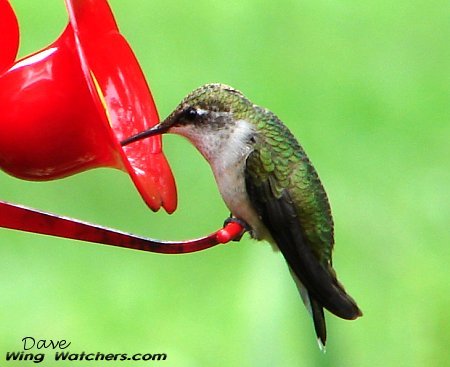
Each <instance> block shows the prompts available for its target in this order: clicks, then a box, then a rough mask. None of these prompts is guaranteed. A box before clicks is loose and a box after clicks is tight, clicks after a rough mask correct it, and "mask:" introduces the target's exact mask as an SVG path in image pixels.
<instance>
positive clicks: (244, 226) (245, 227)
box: [223, 214, 251, 242]
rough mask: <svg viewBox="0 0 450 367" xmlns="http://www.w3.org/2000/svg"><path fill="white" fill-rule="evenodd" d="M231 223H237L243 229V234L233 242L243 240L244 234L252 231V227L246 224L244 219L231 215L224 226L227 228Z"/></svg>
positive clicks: (237, 236)
mask: <svg viewBox="0 0 450 367" xmlns="http://www.w3.org/2000/svg"><path fill="white" fill-rule="evenodd" d="M230 223H236V224H238V225H239V226H240V227H241V228H242V230H241V233H239V234H238V235H236V236H234V238H233V241H236V242H239V241H240V240H241V238H242V236H243V235H244V233H245V232H248V231H250V230H251V228H250V226H249V225H248V224H247V223H246V222H244V221H243V220H242V219H239V218H235V217H233V216H231V214H230V217H228V218H227V219H225V222H224V223H223V226H224V227H226V226H227V225H228V224H230Z"/></svg>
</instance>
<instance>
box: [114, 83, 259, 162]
mask: <svg viewBox="0 0 450 367" xmlns="http://www.w3.org/2000/svg"><path fill="white" fill-rule="evenodd" d="M252 107H253V105H252V103H251V102H250V101H249V100H248V99H247V98H246V97H245V96H244V95H243V94H242V93H241V92H239V91H237V90H236V89H234V88H232V87H229V86H227V85H224V84H206V85H204V86H201V87H199V88H197V89H196V90H194V91H193V92H192V93H190V94H189V95H188V96H187V97H186V98H185V99H184V100H183V101H182V102H181V103H180V104H179V105H178V107H177V108H176V109H175V110H174V111H173V112H172V113H171V114H170V115H169V116H168V117H167V118H166V119H165V120H163V121H162V122H160V123H159V124H157V125H156V126H154V127H152V128H150V129H148V130H146V131H143V132H141V133H138V134H136V135H134V136H131V137H130V138H128V139H126V140H124V141H122V145H127V144H130V143H132V142H135V141H138V140H141V139H144V138H146V137H149V136H153V135H158V134H164V133H168V132H170V133H174V134H178V135H182V136H184V137H186V138H187V139H189V140H190V141H191V142H192V143H193V144H194V145H195V146H196V147H197V148H198V149H199V150H200V151H201V152H202V153H203V154H204V155H205V156H208V155H210V154H209V153H212V152H213V151H218V149H217V148H218V146H219V145H221V144H223V142H226V141H227V140H229V138H230V136H231V135H233V134H234V132H236V131H237V130H242V128H243V125H244V124H245V125H246V127H245V128H244V130H245V134H247V131H248V130H249V127H250V125H249V124H248V123H247V122H245V121H244V117H243V116H245V115H246V114H247V112H249V111H251V108H252ZM243 133H244V131H243ZM239 135H240V134H239ZM207 158H208V157H207Z"/></svg>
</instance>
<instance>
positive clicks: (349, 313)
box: [245, 151, 361, 319]
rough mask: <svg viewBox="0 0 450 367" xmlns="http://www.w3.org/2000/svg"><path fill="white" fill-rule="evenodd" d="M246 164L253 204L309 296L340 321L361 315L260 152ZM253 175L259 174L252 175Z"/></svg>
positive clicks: (256, 152) (248, 187)
mask: <svg viewBox="0 0 450 367" xmlns="http://www.w3.org/2000/svg"><path fill="white" fill-rule="evenodd" d="M246 164H247V169H246V178H245V180H246V187H247V191H248V195H249V198H250V201H251V202H252V204H253V205H254V207H255V209H256V211H257V212H258V214H259V216H260V217H261V219H262V221H263V223H264V225H265V226H266V227H267V229H268V230H269V232H270V234H271V235H272V238H273V239H274V241H275V242H276V244H277V245H278V247H279V249H280V250H281V252H282V254H283V256H284V258H285V259H286V261H287V263H288V265H289V266H290V267H291V269H292V270H293V272H294V273H295V275H296V276H297V277H298V278H299V280H300V281H301V282H302V283H303V285H304V286H305V287H306V289H307V290H308V293H309V295H310V297H312V298H313V299H314V300H315V302H317V303H319V304H320V305H321V306H323V307H325V308H326V309H328V310H329V311H330V312H332V313H333V314H335V315H336V316H339V317H341V318H344V319H355V318H357V317H358V316H360V315H361V311H360V310H359V308H358V306H357V305H356V303H355V301H354V300H353V299H352V298H351V297H350V296H349V295H347V293H346V292H345V290H344V289H343V287H342V286H341V285H340V284H339V282H338V281H337V279H336V277H335V275H334V272H333V271H332V269H331V265H330V264H323V263H322V262H320V261H319V259H318V258H317V256H316V255H315V254H314V252H313V249H312V247H311V245H310V244H308V243H307V241H306V236H305V233H304V231H303V229H302V228H301V225H300V220H299V218H298V210H297V209H296V206H295V204H294V202H293V201H292V198H291V195H290V194H289V191H288V190H287V189H286V188H284V189H283V188H280V184H279V182H278V181H277V178H276V176H275V175H274V174H273V173H271V172H268V170H267V164H266V167H265V165H264V163H263V161H262V160H261V158H260V154H259V152H258V151H253V152H252V153H251V154H250V155H249V157H248V158H247V162H246ZM254 172H258V174H256V175H255V174H252V173H254Z"/></svg>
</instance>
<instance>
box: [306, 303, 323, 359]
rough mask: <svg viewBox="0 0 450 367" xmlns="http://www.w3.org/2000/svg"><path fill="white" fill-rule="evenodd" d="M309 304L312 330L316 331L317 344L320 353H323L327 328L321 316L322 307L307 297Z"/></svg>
mask: <svg viewBox="0 0 450 367" xmlns="http://www.w3.org/2000/svg"><path fill="white" fill-rule="evenodd" d="M309 302H310V304H311V314H312V318H313V321H314V329H315V330H316V335H317V342H318V343H319V348H320V350H321V351H322V352H325V344H326V342H327V326H326V324H325V315H324V314H323V307H322V306H321V305H320V304H319V303H317V301H316V300H315V299H314V298H313V297H311V295H309Z"/></svg>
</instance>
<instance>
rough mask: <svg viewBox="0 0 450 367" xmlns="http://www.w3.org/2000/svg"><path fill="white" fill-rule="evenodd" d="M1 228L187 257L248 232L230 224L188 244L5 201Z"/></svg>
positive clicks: (0, 212)
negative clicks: (148, 236) (133, 232)
mask: <svg viewBox="0 0 450 367" xmlns="http://www.w3.org/2000/svg"><path fill="white" fill-rule="evenodd" d="M0 227H3V228H9V229H15V230H20V231H25V232H33V233H39V234H45V235H50V236H57V237H63V238H70V239H75V240H80V241H88V242H95V243H100V244H105V245H111V246H118V247H124V248H129V249H134V250H141V251H148V252H156V253H160V254H187V253H191V252H196V251H201V250H205V249H207V248H210V247H213V246H216V245H218V244H223V243H227V242H229V241H231V240H233V239H236V238H240V237H241V236H242V233H243V232H244V229H243V228H242V227H241V225H240V224H239V223H237V222H230V223H228V224H226V225H225V227H224V228H222V229H220V230H219V231H217V232H214V233H212V234H210V235H209V236H205V237H201V238H197V239H194V240H187V241H161V240H155V239H150V238H145V237H140V236H136V235H133V234H130V233H126V232H121V231H118V230H114V229H111V228H106V227H102V226H98V225H94V224H91V223H87V222H82V221H78V220H75V219H72V218H66V217H61V216H58V215H55V214H51V213H45V212H42V211H38V210H35V209H31V208H27V207H24V206H21V205H16V204H11V203H7V202H4V201H0Z"/></svg>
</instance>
